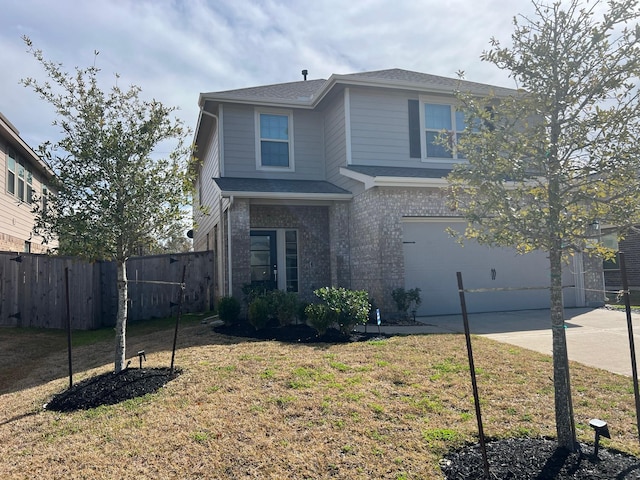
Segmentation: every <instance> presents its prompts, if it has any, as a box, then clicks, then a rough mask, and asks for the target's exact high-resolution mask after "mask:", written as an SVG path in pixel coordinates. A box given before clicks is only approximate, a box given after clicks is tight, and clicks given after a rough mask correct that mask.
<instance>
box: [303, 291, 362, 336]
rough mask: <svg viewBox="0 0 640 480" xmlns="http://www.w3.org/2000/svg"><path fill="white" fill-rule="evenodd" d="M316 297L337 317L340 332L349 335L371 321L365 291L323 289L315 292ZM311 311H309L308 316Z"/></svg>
mask: <svg viewBox="0 0 640 480" xmlns="http://www.w3.org/2000/svg"><path fill="white" fill-rule="evenodd" d="M313 293H315V294H316V296H318V297H319V298H321V299H322V300H324V302H325V304H326V305H327V306H328V307H329V309H330V310H332V311H333V312H334V313H335V315H336V322H337V323H338V327H339V328H340V332H342V333H343V334H344V335H347V334H349V332H351V330H353V328H354V327H355V326H356V325H358V324H360V325H364V324H365V323H367V320H368V319H369V309H370V308H371V305H370V304H369V294H368V293H367V292H366V291H364V290H348V289H346V288H342V287H322V288H319V289H317V290H314V292H313ZM308 314H309V311H307V315H308Z"/></svg>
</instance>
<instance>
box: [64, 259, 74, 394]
mask: <svg viewBox="0 0 640 480" xmlns="http://www.w3.org/2000/svg"><path fill="white" fill-rule="evenodd" d="M64 285H65V288H66V293H65V296H66V300H67V350H68V356H69V388H71V387H73V366H72V362H71V312H70V307H69V267H65V268H64Z"/></svg>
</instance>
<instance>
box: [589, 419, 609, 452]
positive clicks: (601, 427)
mask: <svg viewBox="0 0 640 480" xmlns="http://www.w3.org/2000/svg"><path fill="white" fill-rule="evenodd" d="M589 425H590V426H591V428H593V430H594V431H595V432H596V439H595V442H594V448H593V456H594V457H595V458H598V449H599V447H600V435H602V436H603V437H606V438H611V435H610V434H609V427H607V422H605V421H604V420H600V419H599V418H594V419H592V420H589Z"/></svg>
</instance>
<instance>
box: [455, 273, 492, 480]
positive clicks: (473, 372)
mask: <svg viewBox="0 0 640 480" xmlns="http://www.w3.org/2000/svg"><path fill="white" fill-rule="evenodd" d="M456 276H457V277H458V293H459V294H460V307H461V308H462V321H463V322H464V336H465V338H466V340H467V356H468V357H469V372H470V373H471V385H472V387H473V400H474V403H475V406H476V419H477V420H478V435H479V437H480V449H481V450H482V460H483V463H484V473H485V475H486V477H487V478H489V459H488V458H487V446H486V444H485V442H484V429H483V428H482V414H481V412H480V395H479V394H478V382H477V381H476V367H475V365H474V362H473V350H472V348H471V332H470V331H469V317H468V316H467V302H466V300H465V298H464V287H463V286H462V273H460V272H456Z"/></svg>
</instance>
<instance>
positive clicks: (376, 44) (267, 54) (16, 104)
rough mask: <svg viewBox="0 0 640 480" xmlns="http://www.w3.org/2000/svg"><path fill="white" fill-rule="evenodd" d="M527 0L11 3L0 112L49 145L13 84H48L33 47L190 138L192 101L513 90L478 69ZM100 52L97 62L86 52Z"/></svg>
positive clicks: (486, 68) (25, 92)
mask: <svg viewBox="0 0 640 480" xmlns="http://www.w3.org/2000/svg"><path fill="white" fill-rule="evenodd" d="M531 11H532V4H531V2H530V0H448V1H442V0H313V1H311V0H91V1H83V0H56V1H55V2H52V1H50V0H8V1H6V2H3V5H2V15H0V63H1V64H2V68H1V69H0V71H1V72H2V74H1V75H0V92H1V94H0V112H2V113H3V114H4V115H5V116H6V117H7V118H8V119H9V121H11V122H12V123H13V124H14V125H15V126H16V127H17V129H18V130H19V131H20V135H21V136H22V138H23V139H24V140H25V141H26V142H27V143H28V144H29V145H31V146H32V147H33V148H34V149H35V148H36V147H37V146H38V145H39V144H40V143H42V142H43V141H45V140H48V139H51V140H53V139H55V138H56V133H57V132H56V129H55V128H54V127H51V122H52V121H53V119H54V116H53V111H52V109H51V108H50V107H49V106H48V105H47V104H45V103H44V102H43V101H42V100H40V99H39V98H38V97H37V96H36V94H35V93H33V91H31V90H29V89H27V88H25V87H23V86H21V85H20V84H19V82H20V79H22V78H26V77H34V78H36V79H39V80H45V74H44V72H43V71H42V70H41V69H40V67H39V65H38V64H37V63H36V61H35V60H34V58H33V57H31V56H30V54H28V53H27V52H26V47H25V45H24V43H23V41H22V36H23V35H27V36H29V37H30V38H31V40H32V41H33V43H34V45H35V47H36V48H39V49H41V50H43V52H44V55H45V57H46V58H47V59H49V60H52V61H55V62H59V63H62V64H63V65H64V68H65V69H66V70H68V71H73V69H74V68H75V67H86V66H89V65H93V64H94V62H95V63H96V65H97V66H98V67H99V68H101V70H102V73H101V75H102V77H103V81H104V82H105V83H104V85H105V86H111V85H112V84H113V82H115V74H116V73H117V74H119V75H120V79H119V80H118V83H119V85H120V86H125V85H130V84H136V85H138V86H140V87H141V88H142V96H143V98H146V99H151V98H155V99H157V100H160V101H162V102H163V103H165V104H166V105H170V106H176V107H179V108H180V112H179V114H178V115H179V117H180V118H181V119H182V120H184V121H185V123H186V124H187V125H189V126H190V127H191V128H192V129H194V128H195V123H196V121H197V118H198V106H197V102H198V95H199V93H200V92H212V91H222V90H230V89H236V88H244V87H250V86H256V85H267V84H272V83H282V82H290V81H298V80H302V76H301V74H300V72H301V70H302V69H307V70H308V71H309V78H310V79H316V78H328V77H329V76H330V75H331V74H332V73H339V74H346V73H354V72H362V71H369V70H379V69H387V68H403V69H407V70H415V71H419V72H424V73H431V74H435V75H443V76H449V77H455V74H456V72H457V71H458V70H464V71H465V72H466V78H467V79H468V80H473V81H478V82H484V83H490V84H494V85H500V86H507V87H512V86H513V83H512V82H511V80H510V79H509V78H508V76H507V74H506V73H505V72H502V71H500V70H498V69H497V68H496V67H495V66H493V65H491V64H489V63H487V62H481V61H480V54H481V53H482V51H483V50H484V49H486V48H487V47H488V46H489V40H490V38H491V37H496V38H498V39H500V40H501V41H502V42H503V43H505V44H509V43H510V35H511V32H512V31H513V24H512V20H513V17H514V16H516V15H519V14H527V15H530V14H531ZM96 50H97V51H99V52H100V53H99V55H98V56H97V58H94V51H96Z"/></svg>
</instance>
